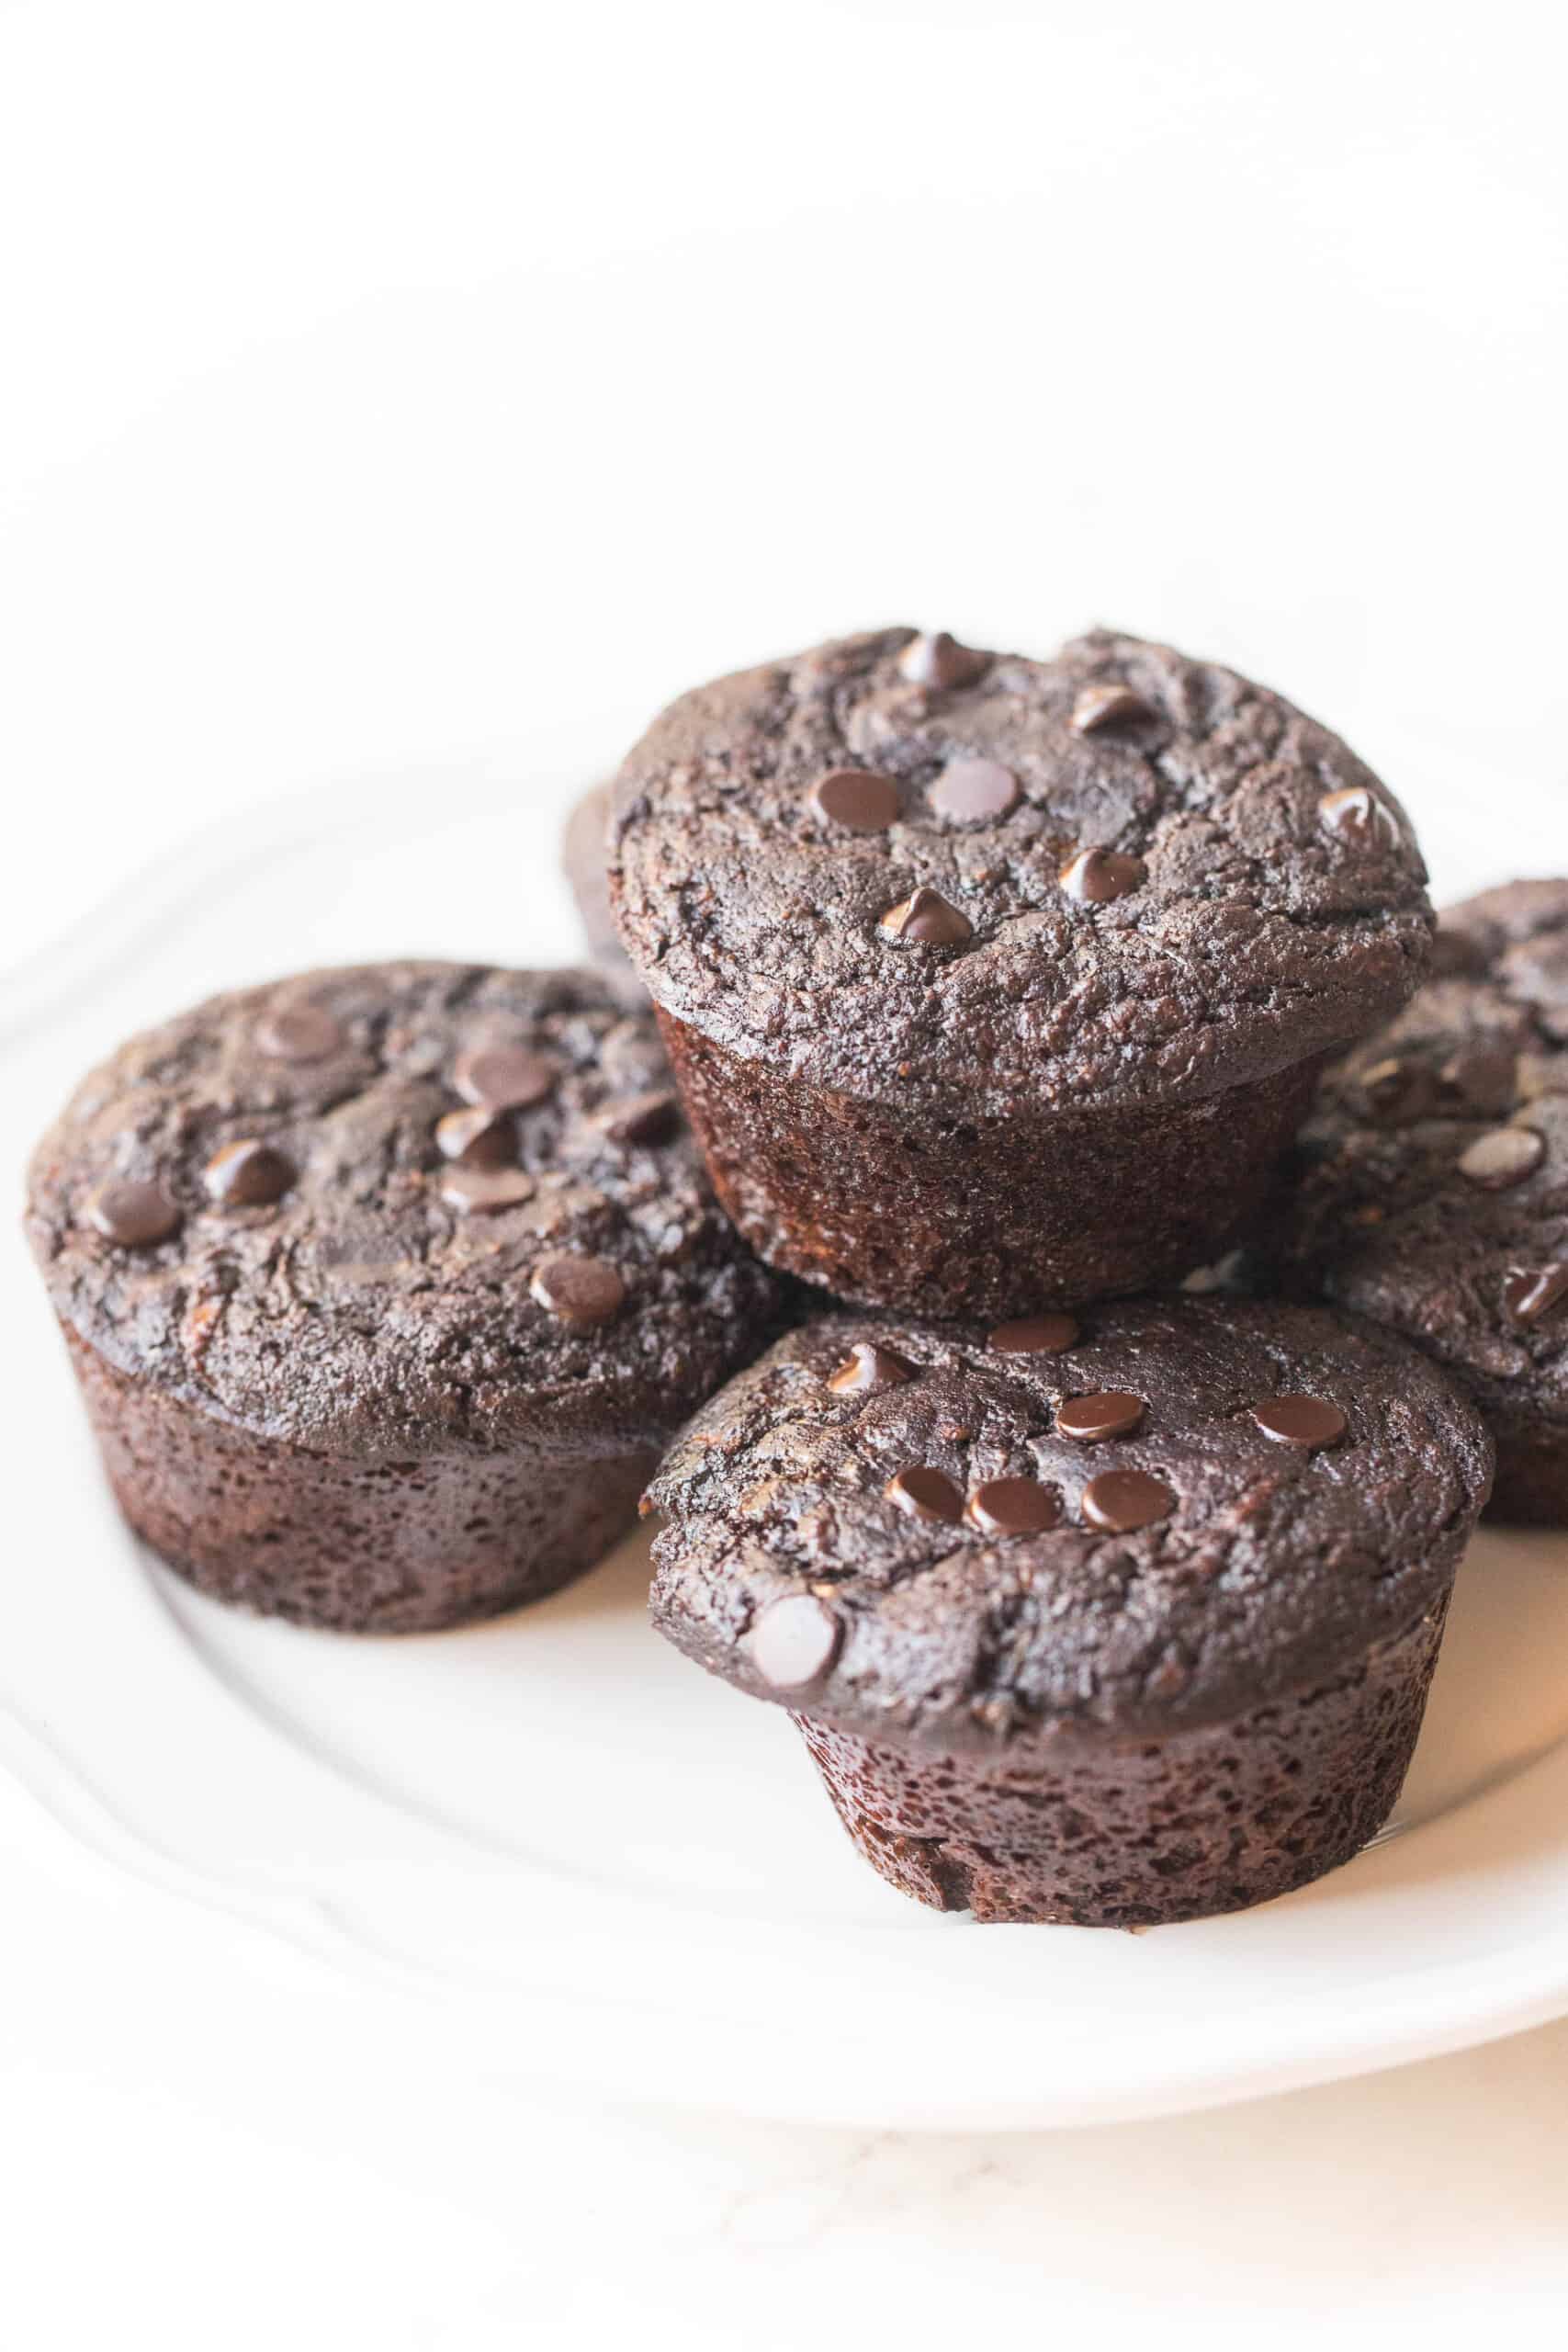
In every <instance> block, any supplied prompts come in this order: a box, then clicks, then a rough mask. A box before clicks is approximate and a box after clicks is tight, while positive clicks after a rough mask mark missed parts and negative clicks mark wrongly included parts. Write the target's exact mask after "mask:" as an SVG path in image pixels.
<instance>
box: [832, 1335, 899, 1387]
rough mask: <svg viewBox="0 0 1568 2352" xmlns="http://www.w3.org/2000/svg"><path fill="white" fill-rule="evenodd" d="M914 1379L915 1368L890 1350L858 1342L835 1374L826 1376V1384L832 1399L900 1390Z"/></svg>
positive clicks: (871, 1342) (866, 1342)
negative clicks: (878, 1391) (890, 1389)
mask: <svg viewBox="0 0 1568 2352" xmlns="http://www.w3.org/2000/svg"><path fill="white" fill-rule="evenodd" d="M914 1377H915V1367H914V1365H913V1364H912V1363H905V1361H904V1359H903V1357H902V1356H900V1355H895V1353H894V1351H893V1350H892V1349H891V1348H879V1347H877V1346H876V1345H875V1344H874V1341H872V1340H856V1342H855V1344H854V1346H853V1347H852V1349H851V1350H850V1351H849V1354H848V1355H847V1356H846V1357H845V1358H844V1361H843V1363H841V1364H840V1366H839V1369H838V1370H837V1372H833V1373H829V1375H828V1385H829V1388H830V1389H831V1390H832V1391H833V1394H834V1396H835V1397H864V1396H868V1395H874V1393H875V1392H876V1391H877V1390H878V1389H882V1388H901V1387H902V1386H903V1385H904V1383H905V1382H906V1381H907V1380H913V1378H914Z"/></svg>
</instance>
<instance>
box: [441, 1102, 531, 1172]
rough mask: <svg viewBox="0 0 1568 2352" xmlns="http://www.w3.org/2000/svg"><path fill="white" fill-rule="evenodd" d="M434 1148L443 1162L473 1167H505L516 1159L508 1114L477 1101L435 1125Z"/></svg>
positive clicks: (515, 1149)
mask: <svg viewBox="0 0 1568 2352" xmlns="http://www.w3.org/2000/svg"><path fill="white" fill-rule="evenodd" d="M435 1145H436V1149H437V1150H438V1151H439V1152H440V1153H441V1156H442V1158H443V1159H460V1160H462V1161H464V1162H465V1163H466V1165H467V1166H468V1167H470V1168H506V1167H509V1166H510V1165H511V1164H512V1162H513V1160H514V1159H516V1156H517V1136H516V1131H515V1129H514V1128H513V1124H512V1120H511V1117H510V1116H509V1114H507V1113H506V1112H505V1111H492V1110H491V1108H490V1106H489V1105H488V1104H487V1103H473V1104H472V1105H471V1106H470V1107H469V1108H468V1110H466V1111H448V1112H447V1114H446V1117H445V1118H444V1119H438V1120H437V1121H436V1123H435Z"/></svg>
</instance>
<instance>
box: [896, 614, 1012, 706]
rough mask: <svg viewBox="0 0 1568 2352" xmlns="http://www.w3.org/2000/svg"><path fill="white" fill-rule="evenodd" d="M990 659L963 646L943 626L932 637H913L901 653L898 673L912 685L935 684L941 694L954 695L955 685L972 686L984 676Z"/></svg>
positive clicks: (972, 648)
mask: <svg viewBox="0 0 1568 2352" xmlns="http://www.w3.org/2000/svg"><path fill="white" fill-rule="evenodd" d="M990 659H991V657H990V655H989V654H988V653H977V652H976V650H975V649H974V647H973V646H969V645H960V644H959V642H958V639H956V638H955V637H949V635H948V633H947V631H946V630H945V629H944V628H940V629H938V630H937V631H936V632H935V634H934V635H933V636H931V637H915V638H911V639H910V640H909V642H908V645H907V646H906V647H905V648H904V650H903V652H902V653H900V655H899V656H898V673H899V675H900V677H904V678H908V681H909V684H911V685H912V686H934V687H935V688H936V689H937V691H938V692H939V693H941V694H951V693H952V692H953V689H954V688H955V687H958V686H972V685H973V684H975V681H976V678H980V677H983V676H984V675H985V673H986V671H987V668H988V667H989V665H990Z"/></svg>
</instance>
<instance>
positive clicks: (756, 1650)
mask: <svg viewBox="0 0 1568 2352" xmlns="http://www.w3.org/2000/svg"><path fill="white" fill-rule="evenodd" d="M842 1638H843V1628H842V1627H841V1626H840V1623H839V1620H838V1618H837V1617H836V1616H835V1615H834V1613H833V1611H831V1610H830V1609H829V1607H828V1605H827V1603H826V1602H825V1601H821V1600H818V1598H817V1596H816V1594H815V1593H811V1592H792V1593H787V1594H786V1595H785V1596H784V1599H783V1600H773V1601H770V1602H769V1604H768V1606H767V1608H766V1609H764V1610H763V1611H762V1613H761V1616H760V1617H759V1618H758V1620H757V1622H756V1623H755V1624H754V1625H753V1626H752V1628H751V1632H750V1637H749V1640H748V1643H747V1646H748V1648H749V1649H750V1653H751V1663H752V1665H753V1666H754V1667H755V1668H756V1669H757V1671H758V1673H759V1674H760V1675H761V1678H762V1679H763V1681H764V1682H768V1683H771V1684H772V1685H773V1689H774V1690H775V1691H800V1690H803V1689H804V1688H805V1686H806V1685H807V1683H808V1682H816V1681H817V1680H818V1679H819V1678H820V1677H821V1676H822V1675H824V1674H826V1673H827V1671H828V1668H829V1667H830V1666H831V1665H832V1663H833V1660H834V1658H835V1657H837V1656H838V1653H839V1644H840V1641H841V1640H842Z"/></svg>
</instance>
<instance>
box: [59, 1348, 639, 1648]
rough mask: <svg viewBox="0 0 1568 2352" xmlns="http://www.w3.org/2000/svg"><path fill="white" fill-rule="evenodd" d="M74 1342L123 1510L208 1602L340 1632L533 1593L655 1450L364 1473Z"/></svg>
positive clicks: (382, 1465)
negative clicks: (257, 1429)
mask: <svg viewBox="0 0 1568 2352" xmlns="http://www.w3.org/2000/svg"><path fill="white" fill-rule="evenodd" d="M65 1339H66V1344H67V1346H68V1348H69V1350H70V1352H71V1361H72V1363H73V1367H74V1369H75V1373H76V1376H77V1379H78V1380H79V1381H80V1382H81V1385H82V1391H83V1395H84V1397H85V1399H86V1405H87V1410H88V1413H89V1415H90V1417H91V1419H92V1422H93V1426H94V1429H95V1430H96V1435H97V1440H98V1444H99V1447H100V1450H101V1452H102V1454H103V1460H104V1467H105V1469H106V1470H107V1474H108V1480H109V1485H110V1487H112V1488H113V1490H114V1496H115V1499H116V1501H117V1502H118V1505H119V1508H120V1510H121V1511H122V1512H123V1513H124V1515H125V1517H126V1519H127V1520H128V1521H130V1525H131V1527H132V1528H133V1529H134V1530H135V1532H136V1533H137V1534H138V1535H140V1536H141V1539H142V1541H143V1542H144V1543H146V1544H150V1545H151V1546H152V1550H153V1551H154V1552H156V1553H157V1555H158V1556H159V1558H160V1559H162V1560H164V1562H166V1564H167V1565H168V1566H170V1567H171V1568H175V1569H176V1570H177V1571H178V1572H179V1574H180V1575H181V1576H183V1577H186V1579H187V1581H188V1582H189V1583H191V1584H193V1585H195V1586H196V1588H197V1590H198V1591H199V1592H205V1593H208V1594H209V1595H210V1597H211V1598H212V1599H213V1600H225V1601H229V1602H231V1603H234V1604H237V1605H238V1606H239V1607H241V1608H244V1609H250V1610H254V1611H256V1612H258V1613H259V1614H261V1615H263V1616H268V1617H286V1618H288V1619H290V1620H292V1622H293V1623H296V1624H299V1625H317V1626H324V1627H327V1628H330V1629H331V1630H333V1631H334V1632H339V1633H356V1634H417V1633H430V1632H433V1631H434V1630H435V1629H436V1628H438V1627H441V1626H445V1625H457V1624H463V1623H468V1622H470V1621H472V1620H474V1619H477V1618H481V1617H492V1616H495V1615H497V1614H498V1613H499V1612H500V1611H502V1610H507V1609H515V1608H518V1607H520V1606H521V1605H522V1604H523V1603H524V1602H525V1601H530V1600H542V1599H543V1598H544V1596H545V1595H546V1594H547V1593H550V1592H555V1591H557V1590H558V1589H559V1587H560V1586H562V1585H564V1584H570V1581H571V1580H572V1578H573V1577H578V1576H581V1574H582V1573H583V1571H584V1570H585V1569H587V1568H590V1567H592V1566H593V1564H594V1563H595V1561H597V1560H598V1559H600V1558H601V1557H602V1556H603V1555H604V1553H605V1552H606V1551H607V1550H608V1549H609V1547H610V1545H611V1544H613V1543H615V1540H616V1538H617V1537H618V1536H620V1535H622V1534H623V1533H625V1532H626V1529H627V1528H629V1527H630V1526H631V1525H632V1523H633V1522H634V1521H635V1519H636V1517H637V1498H638V1496H639V1495H640V1493H641V1491H642V1488H643V1487H644V1486H645V1485H646V1483H647V1481H648V1478H649V1476H650V1474H651V1472H652V1469H653V1466H654V1464H655V1461H656V1460H657V1456H656V1455H654V1454H652V1453H622V1454H613V1455H609V1456H600V1455H594V1456H592V1457H581V1458H576V1457H573V1458H568V1459H562V1458H561V1457H560V1456H559V1455H558V1454H555V1453H551V1454H550V1455H548V1456H547V1457H546V1456H541V1455H540V1454H537V1453H481V1452H478V1451H470V1452H468V1453H444V1454H430V1455H425V1456H423V1457H422V1458H420V1459H418V1460H410V1461H400V1462H361V1461H354V1460H350V1459H347V1458H345V1457H343V1456H340V1455H336V1454H331V1453H312V1452H310V1450H309V1449H307V1448H305V1447H302V1446H297V1445H290V1444H288V1443H287V1442H285V1441H283V1440H282V1439H278V1438H265V1437H261V1438H258V1437H255V1436H254V1435H252V1434H251V1432H250V1431H248V1430H243V1429H239V1428H236V1427H235V1426H234V1425H233V1424H232V1423H231V1422H228V1421H220V1420H218V1419H215V1418H214V1417H213V1416H212V1415H210V1414H208V1413H203V1412H201V1411H199V1410H198V1409H197V1408H195V1407H193V1406H190V1405H186V1404H185V1403H182V1402H181V1401H180V1400H179V1399H178V1398H176V1397H169V1396H168V1395H166V1394H165V1393H164V1391H162V1390H160V1389H158V1388H155V1387H153V1386H152V1385H149V1384H147V1383H145V1382H141V1381H137V1380H133V1379H131V1378H130V1377H129V1376H128V1375H127V1374H124V1373H121V1372H118V1371H117V1370H116V1369H115V1367H114V1366H113V1365H111V1364H109V1363H107V1362H106V1361H105V1360H104V1358H103V1357H102V1356H100V1355H99V1354H98V1353H97V1351H96V1350H95V1349H93V1348H91V1347H89V1346H88V1345H87V1344H86V1342H85V1340H82V1339H80V1338H79V1337H78V1336H77V1334H76V1333H75V1332H73V1331H70V1330H67V1331H66V1334H65Z"/></svg>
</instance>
